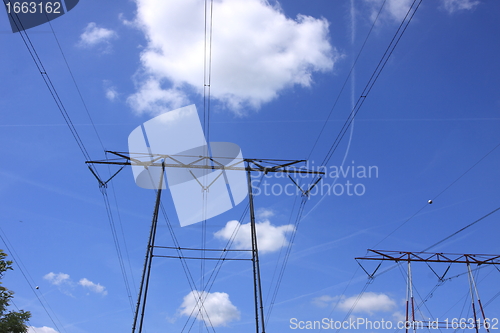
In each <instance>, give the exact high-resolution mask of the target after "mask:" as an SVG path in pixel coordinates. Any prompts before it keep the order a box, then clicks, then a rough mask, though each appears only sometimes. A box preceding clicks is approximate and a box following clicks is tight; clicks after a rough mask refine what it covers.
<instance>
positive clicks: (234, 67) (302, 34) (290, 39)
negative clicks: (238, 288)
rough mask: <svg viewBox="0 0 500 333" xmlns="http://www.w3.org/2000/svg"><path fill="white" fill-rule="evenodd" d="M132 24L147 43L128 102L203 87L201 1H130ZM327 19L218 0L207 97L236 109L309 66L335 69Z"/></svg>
mask: <svg viewBox="0 0 500 333" xmlns="http://www.w3.org/2000/svg"><path fill="white" fill-rule="evenodd" d="M135 1H136V4H137V16H136V17H135V20H134V22H135V26H136V27H138V28H139V29H141V30H142V32H143V33H144V34H145V36H146V39H147V40H148V45H147V46H146V48H145V49H144V51H143V52H142V54H141V64H142V66H141V68H140V69H139V70H138V74H137V75H136V76H135V79H136V84H137V92H136V93H135V94H133V95H132V96H130V98H129V102H130V105H131V106H132V108H133V109H134V110H135V111H137V112H139V113H143V112H148V113H152V114H157V113H160V112H163V111H165V109H167V110H168V109H173V108H176V107H178V106H179V105H181V106H182V105H184V104H187V103H188V102H187V99H188V98H189V97H188V94H189V93H194V94H199V95H200V94H202V93H203V83H204V82H203V77H204V44H205V35H204V29H205V27H204V2H203V0H183V1H175V0H164V1H156V0H135ZM328 34H329V30H328V22H327V21H326V20H325V19H318V18H313V17H310V16H305V15H298V16H297V17H296V18H295V19H291V18H287V17H286V16H285V15H284V14H283V12H282V11H281V10H280V9H279V6H274V7H273V6H271V5H270V4H269V3H268V2H267V1H266V0H219V1H215V2H214V7H213V41H212V63H211V72H212V81H211V96H212V98H214V99H216V100H218V101H220V102H222V104H223V105H225V106H227V107H228V108H230V109H231V110H233V111H235V112H243V111H242V109H243V108H244V107H251V108H254V109H257V108H259V107H260V106H261V105H262V104H263V103H266V102H269V101H271V100H273V99H274V98H276V97H277V96H278V95H279V93H280V92H281V91H282V90H283V89H286V88H287V87H291V86H293V85H299V86H303V87H309V86H310V85H311V83H312V82H313V80H312V74H313V73H314V72H315V71H323V72H324V71H329V70H332V69H333V66H334V64H335V62H336V61H337V60H338V59H339V53H338V52H337V51H336V50H335V48H333V47H332V46H331V45H330V43H329V41H328Z"/></svg>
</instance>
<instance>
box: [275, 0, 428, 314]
mask: <svg viewBox="0 0 500 333" xmlns="http://www.w3.org/2000/svg"><path fill="white" fill-rule="evenodd" d="M417 1H418V0H414V1H413V3H412V5H411V6H410V8H409V9H408V12H407V13H406V15H405V17H404V18H403V21H402V22H401V24H400V26H399V27H398V29H397V30H396V32H395V34H394V36H393V38H392V40H391V42H390V43H389V45H388V46H387V48H386V50H385V52H384V54H383V55H382V58H381V59H380V61H379V63H378V65H377V66H376V68H375V70H374V71H373V73H372V75H371V77H370V79H369V80H368V83H367V84H366V85H365V88H364V89H363V91H362V93H361V95H360V96H359V98H358V100H357V102H356V104H355V105H354V107H353V108H352V110H351V112H350V114H349V116H348V117H347V119H346V121H345V123H344V125H343V126H342V128H341V130H340V132H339V133H338V135H337V137H336V139H335V140H334V142H333V144H332V145H331V147H330V149H329V151H328V152H327V154H326V156H325V158H324V160H323V162H322V163H321V165H326V164H327V163H328V162H329V161H330V159H331V157H332V156H333V153H334V152H335V151H336V149H337V147H338V146H339V144H340V142H341V140H342V139H343V137H344V135H345V133H346V132H347V130H348V129H349V127H350V125H351V124H352V122H353V120H354V118H355V117H356V115H357V113H358V112H359V110H360V109H361V107H362V105H363V103H364V101H365V100H366V98H367V96H368V95H369V93H370V92H371V90H372V88H373V86H374V85H375V83H376V81H377V79H378V77H379V76H380V74H381V73H382V71H383V69H384V68H385V65H386V64H387V62H388V60H389V58H390V57H391V55H392V53H393V52H394V50H395V48H396V46H397V45H398V43H399V41H400V40H401V37H402V36H403V34H404V33H405V31H406V29H407V27H408V25H409V24H410V22H411V21H412V19H413V17H414V15H415V13H416V11H417V10H418V8H419V6H420V4H421V3H422V0H420V1H418V4H417ZM384 4H385V1H384V3H383V4H382V7H381V8H380V10H379V12H378V14H377V17H376V19H377V18H378V16H379V15H380V12H381V11H382V8H383V5H384ZM415 4H416V5H415ZM412 10H413V12H412ZM410 13H411V15H410ZM408 17H409V18H408ZM375 22H376V21H374V23H373V25H372V28H373V26H374V25H375ZM370 32H371V29H370ZM367 38H368V36H367ZM367 38H366V39H365V42H364V43H363V46H362V49H363V48H364V45H365V43H366V40H367ZM362 49H361V50H360V52H359V53H358V56H357V57H356V61H357V59H358V58H359V55H360V53H361V51H362ZM353 68H354V65H353V67H352V68H351V71H350V72H349V76H350V75H351V73H352V70H353ZM348 78H349V77H348ZM346 83H347V79H346V80H345V82H344V85H343V87H342V90H343V89H344V87H345V85H346ZM339 97H340V95H339ZM339 97H337V100H338V98H339ZM337 100H336V101H335V104H334V106H333V107H332V109H331V111H330V114H331V112H332V111H333V109H334V107H335V105H336V104H337ZM329 117H330V115H329V116H328V118H329ZM327 121H328V119H327ZM325 125H326V124H325ZM325 125H324V126H325ZM324 126H323V128H324ZM322 132H323V129H322V130H321V131H320V136H321V133H322ZM316 143H317V141H316V142H315V143H314V145H313V148H312V150H314V147H315V146H316ZM311 153H312V151H311ZM311 153H310V154H309V156H310V155H311ZM317 180H318V178H316V179H315V180H314V181H317ZM314 181H313V183H314ZM303 201H304V204H303V205H302V203H301V206H302V208H300V209H299V210H300V212H299V215H300V216H302V211H303V209H304V207H303V206H305V202H306V201H307V198H305V199H304V200H303ZM299 223H300V218H299V219H298V220H297V223H296V226H297V227H298V224H299ZM295 232H296V231H295ZM295 232H294V233H295ZM292 237H295V236H294V235H293V236H292ZM291 244H292V242H290V245H289V246H290V247H291ZM289 253H290V251H289V250H288V251H287V257H288V256H289ZM286 261H288V259H287V260H286ZM285 267H286V262H285V264H284V266H283V267H282V272H283V273H284V269H285ZM282 272H280V275H281V277H280V279H279V283H278V284H277V286H276V290H275V293H276V294H277V290H278V289H279V284H281V279H282V274H283V273H282ZM274 298H275V296H274V295H273V299H274ZM356 303H357V302H356ZM271 309H272V306H271ZM351 312H352V309H351ZM269 315H270V312H269V311H268V318H269Z"/></svg>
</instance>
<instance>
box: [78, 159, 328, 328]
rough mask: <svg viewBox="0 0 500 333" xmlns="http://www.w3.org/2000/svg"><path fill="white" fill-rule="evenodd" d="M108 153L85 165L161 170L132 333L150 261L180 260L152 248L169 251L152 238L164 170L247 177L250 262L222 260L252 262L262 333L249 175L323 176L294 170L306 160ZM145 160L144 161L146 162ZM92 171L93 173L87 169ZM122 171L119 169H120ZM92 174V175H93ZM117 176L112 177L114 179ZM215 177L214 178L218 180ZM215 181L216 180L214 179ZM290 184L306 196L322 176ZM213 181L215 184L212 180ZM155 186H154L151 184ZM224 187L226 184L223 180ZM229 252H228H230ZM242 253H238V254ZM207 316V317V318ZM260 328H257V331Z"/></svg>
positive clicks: (143, 304)
mask: <svg viewBox="0 0 500 333" xmlns="http://www.w3.org/2000/svg"><path fill="white" fill-rule="evenodd" d="M107 153H110V154H113V155H115V156H117V157H118V158H117V159H107V160H101V161H87V162H86V163H87V164H111V165H122V166H126V165H130V166H141V167H144V168H145V169H148V168H161V172H160V179H159V182H156V184H158V185H159V186H158V189H157V193H156V202H155V208H154V213H153V218H152V222H151V229H150V233H149V239H148V245H147V250H146V258H145V261H144V268H143V273H142V278H141V284H140V287H139V296H138V299H137V304H136V309H135V314H134V322H133V325H132V333H136V332H138V333H141V332H142V327H143V321H144V313H145V308H146V300H147V294H148V287H149V277H150V274H151V264H152V260H153V257H167V258H180V259H182V258H183V257H182V256H177V257H175V256H163V255H155V254H154V249H155V248H170V249H174V248H173V247H166V246H156V245H155V238H156V229H157V222H158V215H159V208H160V202H161V192H162V188H163V182H164V176H165V169H166V168H184V169H188V170H189V172H190V174H191V175H192V176H193V178H195V179H196V176H195V175H194V173H193V172H192V171H195V170H198V171H199V170H200V169H201V170H203V169H204V170H211V171H212V172H220V173H221V174H220V175H219V176H221V175H224V172H225V171H233V170H236V171H244V172H246V174H247V186H248V205H249V211H250V230H251V241H252V249H251V250H247V251H250V252H251V253H252V258H251V259H236V258H225V259H224V260H250V261H252V266H253V267H252V268H253V289H254V301H255V327H256V333H265V321H264V304H263V299H262V286H261V278H260V265H259V250H258V242H257V230H256V224H255V208H254V200H253V188H252V183H251V173H252V172H261V173H264V174H268V173H286V174H287V175H288V176H289V177H290V174H314V175H323V174H324V172H320V171H313V170H307V169H306V168H304V167H300V168H298V169H297V168H296V167H295V165H297V164H298V163H303V162H306V161H305V160H276V159H248V158H241V159H237V160H234V158H231V163H229V164H228V163H226V162H225V161H224V160H227V159H228V158H227V157H214V156H188V155H164V154H154V153H148V154H145V153H137V154H134V153H126V152H115V151H107ZM144 157H147V159H146V160H145V159H144ZM186 158H188V159H189V158H191V159H190V162H189V163H187V162H185V160H186ZM90 170H91V171H92V169H90ZM120 170H121V169H120ZM92 173H94V172H93V171H92ZM115 175H116V173H115V174H114V175H113V176H112V177H111V178H113V177H114V176H115ZM94 176H96V178H97V180H98V181H99V184H100V186H106V183H107V182H108V181H109V180H108V181H106V182H103V181H102V180H101V179H100V178H99V177H98V176H97V175H96V174H95V173H94ZM219 176H217V177H219ZM216 179H217V178H216ZM290 179H291V180H292V182H293V183H294V184H295V185H296V186H298V187H299V189H300V191H301V192H302V195H304V196H309V194H310V192H311V190H312V189H313V188H314V186H316V184H318V182H319V181H320V180H321V176H320V177H318V178H317V180H316V181H315V183H314V184H312V185H310V186H309V187H308V188H307V189H303V188H301V187H300V186H299V185H298V184H297V183H296V182H295V181H294V180H293V178H291V177H290ZM214 181H215V180H214ZM153 183H155V182H153ZM226 183H227V180H226ZM200 186H202V189H203V190H204V191H208V189H209V187H210V185H208V186H206V187H205V186H203V184H200ZM185 249H186V250H196V249H193V248H185ZM218 251H221V252H226V253H227V251H228V250H227V249H220V250H218ZM229 251H230V250H229ZM240 251H241V250H240ZM189 259H200V260H207V259H216V258H206V257H189ZM203 302H204V299H203V295H201V296H199V299H198V301H197V303H201V304H199V305H198V304H197V306H198V308H199V311H200V313H201V311H202V308H203ZM207 315H208V314H207ZM259 326H260V328H259Z"/></svg>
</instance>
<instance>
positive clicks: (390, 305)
mask: <svg viewBox="0 0 500 333" xmlns="http://www.w3.org/2000/svg"><path fill="white" fill-rule="evenodd" d="M358 298H359V299H358ZM356 301H357V303H356ZM354 305H355V307H354V309H353V312H354V313H358V312H365V313H368V314H373V313H375V312H389V311H392V310H393V309H394V308H395V307H396V302H395V301H394V300H393V299H391V298H390V297H389V296H387V295H386V294H383V293H374V292H365V293H363V294H362V295H361V297H359V295H355V296H352V297H348V298H344V299H342V300H341V301H340V302H339V305H338V307H339V309H341V310H344V311H349V310H350V309H351V308H352V307H353V306H354Z"/></svg>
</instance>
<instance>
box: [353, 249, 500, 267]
mask: <svg viewBox="0 0 500 333" xmlns="http://www.w3.org/2000/svg"><path fill="white" fill-rule="evenodd" d="M368 251H369V252H372V253H374V254H372V255H370V256H366V257H358V258H355V259H356V260H389V261H395V262H399V261H420V262H448V263H464V264H466V263H469V264H477V265H500V255H497V254H459V253H430V252H407V251H384V250H368Z"/></svg>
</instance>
